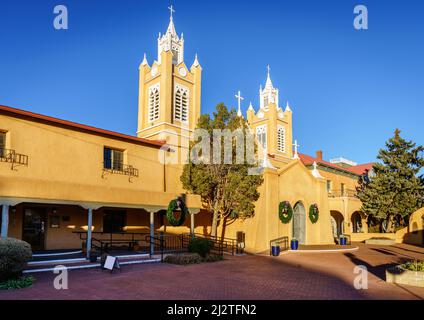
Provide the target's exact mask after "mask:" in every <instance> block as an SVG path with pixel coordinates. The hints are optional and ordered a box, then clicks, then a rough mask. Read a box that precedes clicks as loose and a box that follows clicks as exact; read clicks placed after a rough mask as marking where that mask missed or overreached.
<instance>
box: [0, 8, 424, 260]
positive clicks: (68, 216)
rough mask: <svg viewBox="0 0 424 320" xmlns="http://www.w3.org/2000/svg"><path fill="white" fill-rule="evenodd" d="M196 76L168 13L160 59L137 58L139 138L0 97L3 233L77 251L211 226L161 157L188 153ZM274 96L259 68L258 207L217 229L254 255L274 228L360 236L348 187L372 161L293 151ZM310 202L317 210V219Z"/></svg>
mask: <svg viewBox="0 0 424 320" xmlns="http://www.w3.org/2000/svg"><path fill="white" fill-rule="evenodd" d="M201 81H202V68H201V66H200V64H199V61H198V59H197V56H196V59H195V61H194V63H193V64H192V65H191V66H190V67H188V66H187V65H186V63H185V61H184V39H183V37H182V36H178V35H177V33H176V30H175V26H174V22H173V17H172V15H171V18H170V23H169V26H168V29H167V31H166V33H165V34H164V35H159V39H158V56H157V60H156V61H154V62H153V63H152V64H151V65H149V63H148V61H147V59H146V56H145V57H144V59H143V62H142V63H141V64H140V66H139V110H138V131H137V134H136V136H129V135H125V134H120V133H116V132H111V131H108V130H103V129H99V128H95V127H91V126H86V125H82V124H78V123H74V122H70V121H65V120H60V119H56V118H52V117H49V116H45V115H40V114H35V113H32V112H29V111H24V110H20V109H15V108H11V107H7V106H0V205H1V206H2V215H1V236H2V237H15V238H19V239H23V240H25V241H27V242H29V243H30V244H31V245H32V247H33V250H34V251H42V250H58V249H74V248H81V245H82V241H81V239H86V244H85V245H86V246H87V249H88V251H89V250H90V248H91V244H92V241H94V239H96V240H99V239H103V238H107V237H109V236H110V235H111V234H116V235H117V236H119V237H122V239H129V238H131V237H133V236H134V235H137V236H139V235H142V234H144V233H145V234H147V235H149V234H153V233H158V232H167V233H189V232H190V233H199V234H207V233H208V232H210V225H211V215H210V213H207V212H205V211H204V210H202V201H201V199H200V197H199V196H197V195H192V194H188V193H187V192H186V191H185V190H183V188H182V185H181V182H180V175H181V173H182V169H183V164H182V162H181V161H180V162H179V164H170V163H169V164H168V163H167V162H166V161H161V160H166V159H167V158H168V157H172V156H174V155H184V154H185V153H184V152H183V151H184V150H186V151H187V147H188V142H189V140H190V138H191V135H192V133H193V130H194V129H195V127H196V123H197V121H198V118H199V116H200V115H201V85H202V82H201ZM281 101H282V99H281V96H280V94H279V91H278V89H276V88H274V86H273V84H272V81H271V77H270V74H269V70H268V76H267V80H266V83H265V86H264V88H263V89H262V88H261V90H260V105H259V106H258V107H257V108H256V109H257V110H255V108H254V107H253V106H252V105H250V107H249V109H248V111H247V120H248V123H249V126H250V127H251V128H252V129H253V130H254V132H255V133H256V137H257V140H258V145H259V146H260V150H263V151H264V152H263V154H264V156H263V157H262V159H261V161H262V164H263V166H264V167H265V168H264V171H263V176H264V183H263V185H262V186H261V187H260V190H259V191H260V199H259V200H258V201H257V203H256V209H255V216H254V217H253V218H250V219H246V220H236V221H232V222H231V223H229V225H228V226H227V228H226V230H225V237H228V238H235V237H236V236H237V233H238V232H244V233H245V241H246V250H247V251H250V252H260V251H264V250H267V249H268V248H269V242H270V240H272V239H276V238H280V237H288V238H289V239H292V238H296V239H298V240H299V242H300V243H301V244H334V243H335V239H337V237H338V236H339V235H340V234H342V233H347V234H352V235H354V234H366V233H367V229H366V220H365V219H366V217H365V215H364V214H363V213H361V211H360V208H361V203H360V201H359V200H358V199H357V198H355V197H354V194H355V187H356V184H357V181H358V178H359V177H360V176H361V175H363V174H365V172H366V171H367V170H369V169H371V167H372V164H365V165H357V164H355V163H353V162H352V161H348V160H345V159H343V158H341V159H334V160H332V161H325V160H324V159H323V154H322V152H317V154H316V155H315V156H308V155H305V154H301V153H298V151H297V148H298V145H297V142H295V143H294V141H293V125H292V117H293V111H292V110H291V109H290V106H289V104H288V103H284V104H285V105H286V106H285V107H284V108H282V107H281V105H282V104H281ZM239 111H240V110H239ZM293 144H294V145H295V148H294V150H293ZM181 195H183V199H184V201H185V204H186V206H187V208H188V210H189V213H190V215H189V217H188V218H187V219H186V222H185V224H184V226H182V227H178V228H177V227H171V226H170V225H169V223H168V222H167V219H166V215H165V212H166V210H167V208H168V205H169V203H170V202H171V201H172V200H174V199H176V198H178V197H180V196H181ZM285 201H288V202H289V203H290V206H291V207H292V208H293V217H292V219H291V220H290V221H289V222H288V223H282V222H281V221H280V219H279V215H278V212H279V205H280V203H281V202H285ZM313 205H315V206H316V207H317V208H318V210H319V216H318V220H317V221H316V222H315V221H314V222H315V223H313V222H312V221H311V219H310V217H309V210H310V208H311V206H313ZM421 223H422V222H421ZM421 226H422V225H421ZM78 232H80V233H78ZM218 234H220V230H219V231H218ZM81 235H83V237H81ZM352 240H353V238H352Z"/></svg>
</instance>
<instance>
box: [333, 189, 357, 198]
mask: <svg viewBox="0 0 424 320" xmlns="http://www.w3.org/2000/svg"><path fill="white" fill-rule="evenodd" d="M328 196H329V197H330V198H341V197H350V198H355V197H356V190H352V189H346V190H329V191H328Z"/></svg>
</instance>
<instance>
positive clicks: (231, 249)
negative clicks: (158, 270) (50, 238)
mask: <svg viewBox="0 0 424 320" xmlns="http://www.w3.org/2000/svg"><path fill="white" fill-rule="evenodd" d="M73 233H75V234H77V235H79V238H80V240H82V241H87V232H86V231H74V232H73ZM193 237H197V238H204V239H207V240H209V241H210V242H211V250H210V254H212V255H219V256H221V257H222V256H223V255H224V252H225V253H228V254H231V255H234V254H235V253H239V252H240V250H239V248H238V246H237V241H236V240H235V239H230V238H218V237H210V236H204V235H200V234H194V235H192V234H165V233H155V235H154V236H153V237H152V236H151V235H150V234H149V233H139V232H117V233H108V232H92V237H91V249H96V250H97V251H98V252H99V254H100V255H102V254H103V253H104V252H110V251H111V250H117V249H121V248H122V247H123V246H124V247H125V248H127V249H128V251H132V250H133V249H134V247H135V246H139V247H140V250H138V251H144V252H146V253H150V255H151V256H152V255H153V254H154V253H156V252H159V253H160V254H161V258H162V259H163V255H164V254H180V253H185V252H188V251H189V244H190V241H191V239H192V238H193ZM152 249H153V251H152Z"/></svg>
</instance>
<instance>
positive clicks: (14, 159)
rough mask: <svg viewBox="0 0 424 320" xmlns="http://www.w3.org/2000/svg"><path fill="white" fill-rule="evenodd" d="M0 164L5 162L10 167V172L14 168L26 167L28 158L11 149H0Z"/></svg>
mask: <svg viewBox="0 0 424 320" xmlns="http://www.w3.org/2000/svg"><path fill="white" fill-rule="evenodd" d="M0 162H7V163H10V164H11V165H12V170H13V169H14V168H15V167H16V166H20V165H22V166H27V165H28V156H27V155H25V154H20V153H17V152H16V151H15V150H12V149H3V148H0Z"/></svg>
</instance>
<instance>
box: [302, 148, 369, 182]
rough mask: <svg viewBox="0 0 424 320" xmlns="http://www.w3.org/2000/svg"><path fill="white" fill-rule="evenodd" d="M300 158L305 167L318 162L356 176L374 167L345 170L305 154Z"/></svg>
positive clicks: (362, 166) (366, 165) (360, 166)
mask: <svg viewBox="0 0 424 320" xmlns="http://www.w3.org/2000/svg"><path fill="white" fill-rule="evenodd" d="M299 158H300V160H301V161H302V162H303V164H304V165H305V166H309V165H312V164H313V163H314V162H316V163H317V164H321V165H324V166H327V167H330V168H334V169H336V170H340V171H345V172H349V173H354V174H356V175H358V176H359V175H362V174H363V173H364V172H365V170H366V169H368V170H369V169H371V168H372V166H373V165H374V164H373V163H366V164H361V165H357V166H353V167H349V168H345V167H342V166H339V165H337V164H334V163H331V162H328V161H325V160H321V159H318V158H314V157H311V156H308V155H307V154H303V153H299Z"/></svg>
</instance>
